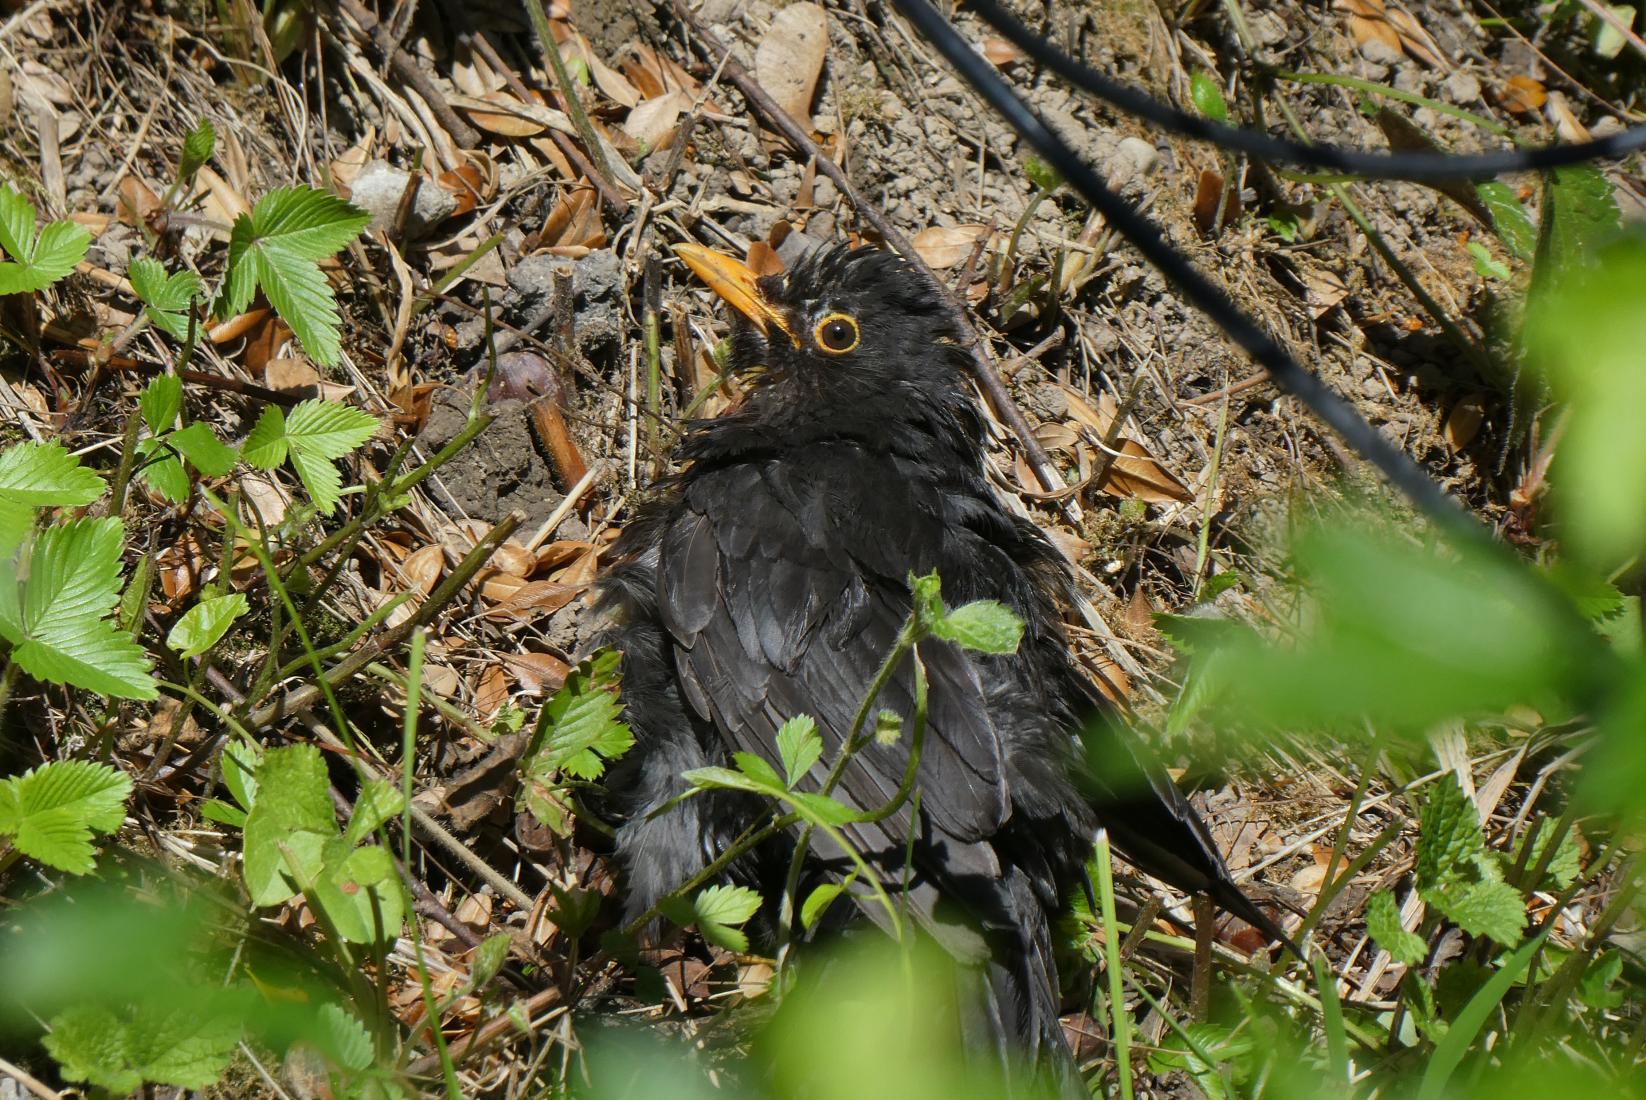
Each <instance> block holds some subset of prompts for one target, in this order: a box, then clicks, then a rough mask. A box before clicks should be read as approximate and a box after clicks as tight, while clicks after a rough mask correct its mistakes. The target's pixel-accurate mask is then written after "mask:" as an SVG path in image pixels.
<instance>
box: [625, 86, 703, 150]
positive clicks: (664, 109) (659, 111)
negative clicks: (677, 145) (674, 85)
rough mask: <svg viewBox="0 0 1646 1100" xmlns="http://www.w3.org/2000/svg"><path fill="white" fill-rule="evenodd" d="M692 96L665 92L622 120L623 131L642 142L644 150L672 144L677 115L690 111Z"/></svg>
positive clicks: (677, 121) (677, 119) (676, 126)
mask: <svg viewBox="0 0 1646 1100" xmlns="http://www.w3.org/2000/svg"><path fill="white" fill-rule="evenodd" d="M691 106H692V97H691V96H689V95H687V94H686V93H685V92H665V93H663V94H662V95H660V96H657V97H655V98H652V99H648V100H646V101H645V102H644V103H640V104H638V105H636V106H635V108H634V109H633V110H631V111H630V112H629V117H628V118H626V119H624V120H623V132H624V133H626V134H628V135H629V136H630V137H632V138H634V140H635V141H638V142H640V143H642V144H643V145H644V146H645V147H646V149H647V151H648V152H649V151H651V150H653V149H665V148H667V147H668V146H669V145H671V144H673V142H674V136H675V133H676V132H677V131H678V130H679V128H680V116H681V115H683V114H685V113H686V112H687V111H689V110H691Z"/></svg>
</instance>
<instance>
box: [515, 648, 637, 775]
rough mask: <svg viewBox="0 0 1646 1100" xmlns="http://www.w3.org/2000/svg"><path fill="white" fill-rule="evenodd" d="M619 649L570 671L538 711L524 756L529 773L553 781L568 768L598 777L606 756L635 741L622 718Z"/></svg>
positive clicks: (576, 772)
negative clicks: (564, 680) (534, 726)
mask: <svg viewBox="0 0 1646 1100" xmlns="http://www.w3.org/2000/svg"><path fill="white" fill-rule="evenodd" d="M618 656H619V655H618V654H616V653H615V652H613V651H610V650H605V651H602V652H600V653H598V654H596V655H595V656H594V657H592V658H590V659H589V660H587V661H585V662H583V663H582V664H580V665H579V666H578V667H577V668H575V669H573V670H572V673H571V675H569V676H567V677H566V682H565V683H564V684H562V685H561V686H560V689H559V690H558V691H556V692H555V693H554V696H553V698H551V699H550V700H549V701H548V702H547V703H546V704H544V706H543V710H542V712H541V713H540V714H539V715H538V721H537V727H536V729H535V730H534V732H533V734H532V743H531V745H530V746H529V747H528V749H527V751H526V754H525V756H524V758H523V760H522V769H523V771H524V773H525V775H526V776H528V777H530V778H535V779H538V780H544V781H547V780H550V779H552V778H553V777H554V776H555V774H556V773H558V772H561V771H564V772H566V773H568V774H571V775H574V776H576V777H577V778H579V779H597V778H599V777H600V775H601V774H602V773H603V772H604V771H605V763H604V761H605V760H611V759H615V758H617V757H619V756H621V755H623V753H625V752H627V751H628V749H629V747H630V746H632V745H633V744H634V734H633V732H632V731H631V730H630V729H629V727H628V726H627V725H625V724H624V723H622V722H620V721H618V718H619V717H620V716H621V714H622V710H623V708H622V704H621V703H619V701H618V698H617V688H618V684H619V678H618V674H617V668H618Z"/></svg>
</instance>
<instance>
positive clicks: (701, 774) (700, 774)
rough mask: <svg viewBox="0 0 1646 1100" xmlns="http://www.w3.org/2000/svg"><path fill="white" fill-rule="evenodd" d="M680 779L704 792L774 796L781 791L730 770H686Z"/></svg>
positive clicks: (714, 768) (716, 768) (711, 768)
mask: <svg viewBox="0 0 1646 1100" xmlns="http://www.w3.org/2000/svg"><path fill="white" fill-rule="evenodd" d="M680 778H681V779H684V780H685V781H686V782H687V783H689V784H691V785H692V786H694V787H701V788H703V789H704V790H728V791H748V792H750V793H751V794H772V795H775V794H778V793H780V792H781V789H782V788H781V787H779V788H778V789H777V790H773V789H772V788H770V787H766V786H764V785H762V784H760V783H756V782H755V781H754V780H752V779H750V778H749V777H748V776H746V775H744V774H743V773H742V772H738V771H733V770H732V769H730V768H718V767H710V768H688V769H686V770H685V771H683V772H681V773H680Z"/></svg>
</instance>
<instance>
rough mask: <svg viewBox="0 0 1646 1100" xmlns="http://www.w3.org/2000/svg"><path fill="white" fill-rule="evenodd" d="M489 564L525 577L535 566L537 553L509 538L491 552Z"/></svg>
mask: <svg viewBox="0 0 1646 1100" xmlns="http://www.w3.org/2000/svg"><path fill="white" fill-rule="evenodd" d="M491 564H493V565H495V566H496V567H497V568H498V569H500V570H502V571H503V572H505V573H513V574H514V575H515V576H517V577H525V576H529V575H530V574H531V572H532V570H534V569H536V568H537V555H536V554H533V553H532V552H531V551H530V550H527V549H526V548H525V547H524V546H521V545H520V544H519V543H518V542H515V541H514V540H513V539H510V540H508V541H507V542H505V543H504V544H503V545H501V546H499V547H498V548H497V549H496V550H495V551H493V552H492V560H491Z"/></svg>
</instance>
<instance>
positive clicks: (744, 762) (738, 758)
mask: <svg viewBox="0 0 1646 1100" xmlns="http://www.w3.org/2000/svg"><path fill="white" fill-rule="evenodd" d="M732 762H733V763H734V764H736V765H737V770H738V771H740V772H742V773H743V774H744V775H746V776H748V777H749V778H750V779H752V780H754V781H755V782H756V783H758V784H759V785H760V786H761V787H763V788H765V789H767V790H777V791H781V790H783V789H784V786H785V784H784V782H783V777H782V776H780V775H778V774H777V769H776V768H774V767H772V766H771V765H770V764H768V763H766V761H765V760H764V759H762V758H761V757H758V756H756V755H754V754H753V753H750V752H734V753H732Z"/></svg>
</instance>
